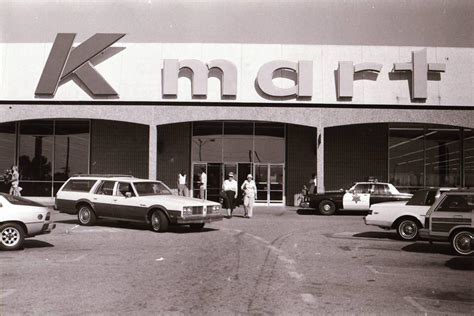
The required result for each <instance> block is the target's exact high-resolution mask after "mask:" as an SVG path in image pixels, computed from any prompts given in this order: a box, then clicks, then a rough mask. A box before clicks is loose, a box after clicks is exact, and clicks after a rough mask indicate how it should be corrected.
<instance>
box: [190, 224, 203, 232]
mask: <svg viewBox="0 0 474 316" xmlns="http://www.w3.org/2000/svg"><path fill="white" fill-rule="evenodd" d="M204 225H205V224H204V223H199V224H189V226H190V227H191V230H192V231H194V232H200V231H201V230H202V229H203V228H204Z"/></svg>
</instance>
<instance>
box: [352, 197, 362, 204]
mask: <svg viewBox="0 0 474 316" xmlns="http://www.w3.org/2000/svg"><path fill="white" fill-rule="evenodd" d="M352 201H353V202H355V204H357V202H360V196H358V195H353V196H352Z"/></svg>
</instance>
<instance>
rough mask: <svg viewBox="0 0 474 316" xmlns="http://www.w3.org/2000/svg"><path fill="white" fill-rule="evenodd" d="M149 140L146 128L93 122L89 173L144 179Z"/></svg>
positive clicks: (120, 123)
mask: <svg viewBox="0 0 474 316" xmlns="http://www.w3.org/2000/svg"><path fill="white" fill-rule="evenodd" d="M148 137H149V129H148V126H146V125H139V124H132V123H123V122H115V121H103V120H94V121H92V125H91V161H90V164H91V165H90V172H91V173H101V174H130V175H133V176H135V177H140V178H147V177H148Z"/></svg>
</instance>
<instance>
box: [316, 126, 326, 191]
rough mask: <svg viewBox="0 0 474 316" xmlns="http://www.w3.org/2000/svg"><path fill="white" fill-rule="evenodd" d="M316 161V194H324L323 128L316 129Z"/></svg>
mask: <svg viewBox="0 0 474 316" xmlns="http://www.w3.org/2000/svg"><path fill="white" fill-rule="evenodd" d="M316 148H317V150H316V159H317V166H316V171H317V173H318V174H317V177H318V193H321V192H324V127H321V126H320V127H318V137H317V139H316Z"/></svg>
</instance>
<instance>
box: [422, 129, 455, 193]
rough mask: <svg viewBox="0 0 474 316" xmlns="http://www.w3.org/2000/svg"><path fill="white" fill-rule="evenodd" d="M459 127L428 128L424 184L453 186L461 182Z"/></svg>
mask: <svg viewBox="0 0 474 316" xmlns="http://www.w3.org/2000/svg"><path fill="white" fill-rule="evenodd" d="M460 146H461V140H460V129H459V128H428V129H427V130H426V135H425V155H426V157H425V166H426V184H425V186H434V187H446V186H449V187H454V186H459V185H460V184H461V181H460V168H461V161H460V157H461V155H460V154H461V152H460V149H461V147H460Z"/></svg>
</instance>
